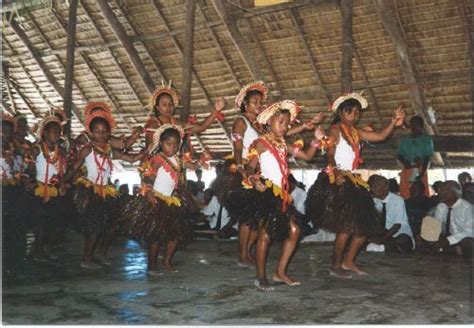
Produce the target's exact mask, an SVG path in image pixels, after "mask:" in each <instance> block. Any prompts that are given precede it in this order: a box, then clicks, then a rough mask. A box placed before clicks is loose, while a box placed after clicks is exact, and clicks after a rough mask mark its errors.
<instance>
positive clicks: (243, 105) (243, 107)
mask: <svg viewBox="0 0 474 328" xmlns="http://www.w3.org/2000/svg"><path fill="white" fill-rule="evenodd" d="M253 95H260V96H262V97H263V93H262V92H261V91H260V90H250V91H249V92H247V93H246V94H245V97H244V100H243V101H242V103H241V104H240V112H241V113H245V112H246V111H247V106H248V105H249V104H248V102H249V99H250V97H251V96H253Z"/></svg>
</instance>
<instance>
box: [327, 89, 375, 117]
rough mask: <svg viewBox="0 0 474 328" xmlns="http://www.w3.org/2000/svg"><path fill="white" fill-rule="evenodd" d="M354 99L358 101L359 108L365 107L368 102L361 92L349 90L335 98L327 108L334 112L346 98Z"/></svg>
mask: <svg viewBox="0 0 474 328" xmlns="http://www.w3.org/2000/svg"><path fill="white" fill-rule="evenodd" d="M349 99H354V100H357V101H358V102H359V103H360V107H361V109H366V108H367V107H368V106H369V104H368V102H367V99H365V98H364V97H363V96H362V93H357V92H351V93H348V94H344V95H342V96H340V97H339V98H337V99H336V101H335V102H334V103H333V104H332V106H331V108H330V109H329V110H330V111H331V112H333V113H336V111H337V108H338V107H339V106H340V105H341V104H342V103H343V102H344V101H346V100H349Z"/></svg>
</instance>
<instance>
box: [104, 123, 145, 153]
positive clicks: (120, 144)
mask: <svg viewBox="0 0 474 328" xmlns="http://www.w3.org/2000/svg"><path fill="white" fill-rule="evenodd" d="M142 132H143V128H142V127H136V128H133V130H132V134H131V135H129V136H128V137H125V136H121V137H116V136H111V137H110V145H111V146H112V147H113V148H116V149H127V148H129V147H131V146H133V144H134V143H135V142H137V140H138V138H139V137H140V134H141V133H142Z"/></svg>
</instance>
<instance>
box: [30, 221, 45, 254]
mask: <svg viewBox="0 0 474 328" xmlns="http://www.w3.org/2000/svg"><path fill="white" fill-rule="evenodd" d="M34 235H35V241H34V243H33V256H34V258H35V259H38V260H41V259H43V258H44V260H46V257H45V255H46V254H45V250H44V239H45V234H44V229H43V227H37V228H36V229H35V232H34Z"/></svg>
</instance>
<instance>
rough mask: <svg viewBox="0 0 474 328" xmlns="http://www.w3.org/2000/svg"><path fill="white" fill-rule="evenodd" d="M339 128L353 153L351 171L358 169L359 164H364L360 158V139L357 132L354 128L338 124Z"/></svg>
mask: <svg viewBox="0 0 474 328" xmlns="http://www.w3.org/2000/svg"><path fill="white" fill-rule="evenodd" d="M339 126H340V130H341V132H342V134H343V137H344V138H345V139H346V140H347V142H348V143H349V144H350V145H351V147H352V150H353V151H354V154H355V158H354V161H353V162H352V169H353V170H355V169H357V168H358V167H359V165H360V164H362V163H363V162H364V160H363V159H362V158H361V157H360V142H361V139H360V135H359V132H358V131H357V129H356V128H355V127H354V126H351V125H347V124H344V123H340V124H339Z"/></svg>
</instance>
